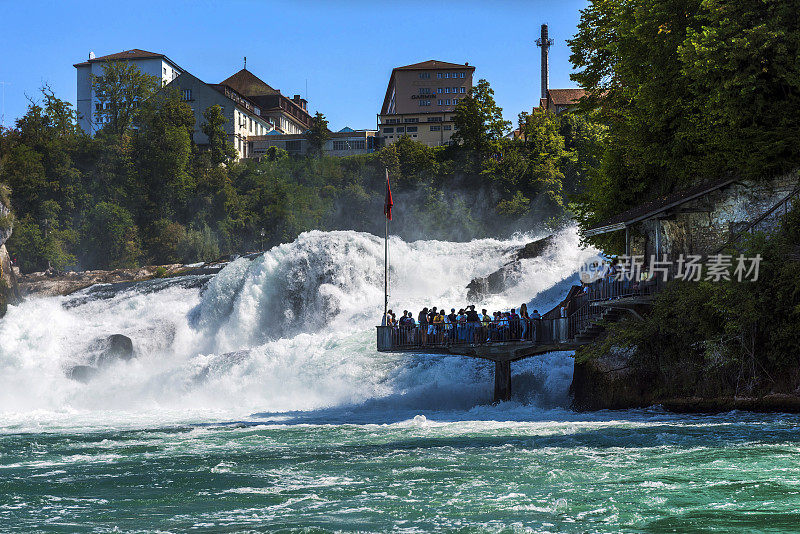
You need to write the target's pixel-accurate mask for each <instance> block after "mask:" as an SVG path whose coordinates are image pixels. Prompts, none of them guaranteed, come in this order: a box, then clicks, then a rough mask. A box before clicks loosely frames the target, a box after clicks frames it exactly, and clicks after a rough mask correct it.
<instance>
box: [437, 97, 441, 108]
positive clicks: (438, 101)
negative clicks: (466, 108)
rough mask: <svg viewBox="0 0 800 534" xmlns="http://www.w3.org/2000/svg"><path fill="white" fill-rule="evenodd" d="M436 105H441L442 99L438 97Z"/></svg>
mask: <svg viewBox="0 0 800 534" xmlns="http://www.w3.org/2000/svg"><path fill="white" fill-rule="evenodd" d="M436 105H438V106H441V105H442V99H441V98H440V99H439V100H437V101H436Z"/></svg>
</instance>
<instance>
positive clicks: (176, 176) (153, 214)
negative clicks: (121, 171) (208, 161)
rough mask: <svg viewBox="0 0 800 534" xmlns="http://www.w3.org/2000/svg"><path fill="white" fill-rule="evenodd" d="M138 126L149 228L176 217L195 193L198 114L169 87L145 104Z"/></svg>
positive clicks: (136, 145) (136, 147)
mask: <svg viewBox="0 0 800 534" xmlns="http://www.w3.org/2000/svg"><path fill="white" fill-rule="evenodd" d="M137 126H138V129H137V134H136V135H135V136H134V138H133V158H134V159H135V161H136V162H137V166H136V173H137V175H138V180H139V182H140V183H141V184H143V186H144V188H145V191H146V192H147V197H148V203H147V206H143V208H145V209H146V210H147V211H148V212H149V220H148V221H145V224H146V223H149V222H150V221H152V220H155V219H163V218H169V217H172V216H173V215H174V213H175V211H176V210H178V209H179V208H180V207H182V206H183V205H184V204H185V203H186V201H187V199H188V198H189V196H190V195H191V194H192V191H193V190H194V184H193V181H192V177H191V175H190V173H189V168H190V164H191V156H192V145H191V132H192V130H193V129H194V113H193V112H192V108H191V107H190V106H189V105H188V104H187V103H186V102H182V101H181V99H180V95H179V94H178V92H177V90H176V89H171V88H169V87H166V88H164V89H163V90H161V91H160V92H159V93H158V94H156V95H155V96H153V97H152V98H150V99H149V100H148V101H147V102H145V103H143V105H142V107H141V110H140V112H139V116H138V117H137ZM142 215H143V214H139V216H140V217H141V216H142Z"/></svg>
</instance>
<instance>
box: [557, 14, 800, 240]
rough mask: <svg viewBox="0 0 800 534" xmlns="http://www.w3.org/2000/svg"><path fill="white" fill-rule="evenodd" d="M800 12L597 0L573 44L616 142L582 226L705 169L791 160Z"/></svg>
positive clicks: (799, 93)
mask: <svg viewBox="0 0 800 534" xmlns="http://www.w3.org/2000/svg"><path fill="white" fill-rule="evenodd" d="M798 13H800V1H798V0H593V1H592V2H591V4H590V5H589V7H588V8H586V9H585V10H583V11H582V13H581V21H580V24H579V26H578V33H577V35H576V36H575V38H574V39H572V40H571V41H570V46H571V49H572V57H571V60H572V62H573V64H574V65H575V67H576V68H577V69H578V72H577V73H576V74H574V75H573V79H574V80H575V81H577V82H578V83H579V84H580V85H581V86H582V87H585V88H587V90H588V91H589V96H588V97H587V98H586V99H585V102H583V106H584V107H585V108H587V109H596V110H598V112H599V113H600V117H601V119H600V120H602V122H603V123H605V124H607V125H608V126H609V133H608V135H609V138H608V141H609V142H608V144H607V146H606V149H605V152H604V154H603V156H602V164H601V165H600V166H599V172H597V173H594V174H592V175H591V179H590V180H589V182H588V184H587V190H586V192H585V193H584V194H583V195H582V196H581V197H580V199H579V202H578V203H577V211H578V215H579V219H580V220H581V222H582V224H583V225H584V226H592V225H594V224H597V223H598V222H601V221H603V220H605V219H606V218H608V217H609V216H611V215H613V214H615V213H619V212H621V211H624V210H625V209H627V208H630V207H632V206H634V205H637V204H639V203H641V202H643V201H644V200H649V199H650V198H652V197H654V196H657V195H659V194H664V193H667V192H670V191H673V190H675V189H680V188H684V187H686V186H689V185H691V184H693V183H697V182H701V181H705V180H707V179H710V178H717V177H720V176H724V175H731V174H732V175H736V176H748V177H761V176H765V177H766V176H773V175H775V174H779V173H781V172H784V171H787V170H790V169H794V168H796V167H797V166H798V164H800V62H798V60H797V58H798V57H800V17H798V16H797V14H798ZM594 241H595V242H596V243H597V244H600V245H602V246H604V248H606V250H608V251H612V249H614V248H615V247H616V250H617V251H619V245H620V244H619V243H616V242H612V241H609V238H608V237H600V238H595V239H594Z"/></svg>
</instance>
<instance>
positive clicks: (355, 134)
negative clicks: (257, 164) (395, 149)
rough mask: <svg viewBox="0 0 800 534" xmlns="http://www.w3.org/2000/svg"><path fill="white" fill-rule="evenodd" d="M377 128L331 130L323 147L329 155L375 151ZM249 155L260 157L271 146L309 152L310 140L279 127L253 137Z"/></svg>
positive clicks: (299, 153) (303, 135) (297, 153)
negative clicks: (281, 129) (283, 130)
mask: <svg viewBox="0 0 800 534" xmlns="http://www.w3.org/2000/svg"><path fill="white" fill-rule="evenodd" d="M377 134H378V131H377V130H353V129H352V128H349V127H344V128H342V129H341V130H339V131H338V132H329V133H328V135H329V138H328V140H327V141H325V144H324V146H323V147H322V150H323V152H325V154H326V155H328V156H356V155H359V154H369V153H370V152H375V150H376V148H377V147H378V143H377V142H376V136H377ZM247 144H248V148H247V157H248V158H255V159H260V158H262V157H263V156H264V155H265V154H266V153H267V150H268V149H269V147H272V146H274V147H277V148H282V149H283V150H285V151H286V152H288V153H289V155H291V156H304V155H306V154H308V151H309V148H310V146H309V142H308V139H306V136H305V134H281V133H280V132H279V131H278V130H277V129H276V130H275V131H273V132H269V133H268V134H267V135H265V136H261V137H251V138H250V139H249V140H248V143H247Z"/></svg>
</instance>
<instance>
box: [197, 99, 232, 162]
mask: <svg viewBox="0 0 800 534" xmlns="http://www.w3.org/2000/svg"><path fill="white" fill-rule="evenodd" d="M203 118H204V119H205V122H204V123H203V124H202V125H201V126H200V130H201V131H202V132H203V133H204V134H206V137H208V147H209V153H210V156H211V163H212V164H214V165H221V164H225V165H227V164H228V163H230V162H231V161H233V160H234V159H236V149H235V148H233V145H231V144H230V143H229V142H228V134H227V133H226V132H225V123H227V122H228V119H227V118H225V114H224V113H223V112H222V106H220V105H219V104H217V105H214V106H210V107H208V108H206V110H205V111H203Z"/></svg>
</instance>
